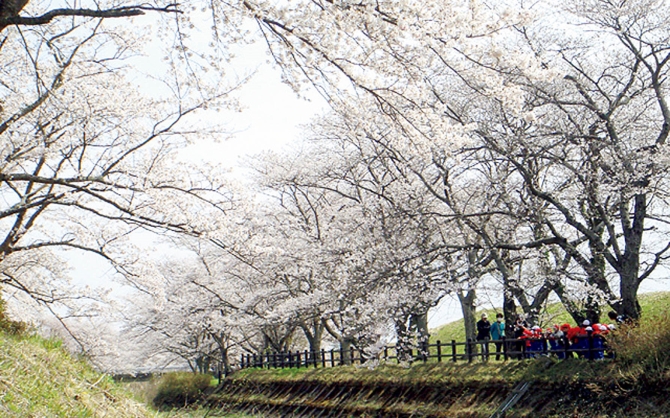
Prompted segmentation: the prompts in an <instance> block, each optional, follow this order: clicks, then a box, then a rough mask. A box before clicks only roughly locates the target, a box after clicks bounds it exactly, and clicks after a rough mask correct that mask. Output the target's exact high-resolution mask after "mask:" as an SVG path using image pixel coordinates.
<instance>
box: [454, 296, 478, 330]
mask: <svg viewBox="0 0 670 418" xmlns="http://www.w3.org/2000/svg"><path fill="white" fill-rule="evenodd" d="M457 294H458V300H459V301H460V302H461V311H462V312H463V323H464V326H465V338H466V339H471V340H473V341H474V340H475V337H476V336H477V334H476V331H477V318H476V317H475V312H476V306H475V302H476V299H477V295H476V292H475V289H470V290H468V291H467V293H463V291H462V290H459V291H458V292H457Z"/></svg>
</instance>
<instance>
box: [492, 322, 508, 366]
mask: <svg viewBox="0 0 670 418" xmlns="http://www.w3.org/2000/svg"><path fill="white" fill-rule="evenodd" d="M503 338H505V320H504V319H503V314H501V313H499V314H497V315H496V321H495V322H494V323H492V324H491V340H493V342H494V344H495V345H496V360H500V353H501V352H502V348H503V342H502V339H503Z"/></svg>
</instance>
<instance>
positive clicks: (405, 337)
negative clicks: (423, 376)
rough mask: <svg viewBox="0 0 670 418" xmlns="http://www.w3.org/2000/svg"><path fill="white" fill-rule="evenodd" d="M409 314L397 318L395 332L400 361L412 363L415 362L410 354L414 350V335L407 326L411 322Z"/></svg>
mask: <svg viewBox="0 0 670 418" xmlns="http://www.w3.org/2000/svg"><path fill="white" fill-rule="evenodd" d="M409 316H410V315H408V314H405V313H402V314H400V317H398V316H396V318H395V320H394V322H395V332H396V344H395V351H396V356H397V357H398V361H401V362H405V361H409V362H411V361H412V360H413V358H412V355H411V354H410V352H411V350H412V335H411V332H410V329H409V327H408V326H407V324H408V322H409Z"/></svg>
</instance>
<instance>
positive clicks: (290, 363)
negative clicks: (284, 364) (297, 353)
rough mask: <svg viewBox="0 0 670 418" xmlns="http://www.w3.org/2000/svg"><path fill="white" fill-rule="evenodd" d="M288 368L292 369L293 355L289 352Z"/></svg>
mask: <svg viewBox="0 0 670 418" xmlns="http://www.w3.org/2000/svg"><path fill="white" fill-rule="evenodd" d="M288 367H289V368H291V367H293V353H291V352H290V351H289V352H288Z"/></svg>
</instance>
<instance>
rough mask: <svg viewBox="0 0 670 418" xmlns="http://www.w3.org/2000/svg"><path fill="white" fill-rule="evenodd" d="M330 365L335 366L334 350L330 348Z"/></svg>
mask: <svg viewBox="0 0 670 418" xmlns="http://www.w3.org/2000/svg"><path fill="white" fill-rule="evenodd" d="M330 367H335V350H333V349H332V348H331V349H330Z"/></svg>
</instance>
